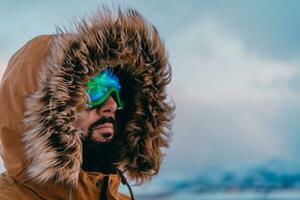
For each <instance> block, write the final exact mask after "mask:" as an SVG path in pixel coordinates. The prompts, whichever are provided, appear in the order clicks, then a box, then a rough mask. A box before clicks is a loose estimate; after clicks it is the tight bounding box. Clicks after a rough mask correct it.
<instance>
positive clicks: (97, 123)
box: [88, 116, 116, 132]
mask: <svg viewBox="0 0 300 200" xmlns="http://www.w3.org/2000/svg"><path fill="white" fill-rule="evenodd" d="M105 123H112V124H113V126H114V127H115V125H116V120H115V119H114V118H113V117H105V116H104V117H101V118H100V119H98V120H97V121H95V122H94V123H92V124H91V125H90V127H89V129H88V131H89V132H91V131H92V130H93V129H95V128H96V127H97V126H100V125H101V124H105Z"/></svg>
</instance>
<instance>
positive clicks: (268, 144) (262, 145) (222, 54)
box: [166, 18, 299, 172]
mask: <svg viewBox="0 0 300 200" xmlns="http://www.w3.org/2000/svg"><path fill="white" fill-rule="evenodd" d="M221 27H222V26H220V25H219V24H218V23H217V22H216V21H213V20H211V19H208V18H206V19H203V20H202V21H199V22H197V23H195V24H192V25H191V26H190V27H188V28H186V29H184V30H182V31H181V32H180V33H178V34H174V37H173V38H172V39H171V40H169V43H168V44H167V46H168V47H169V51H170V60H171V62H172V66H173V80H172V85H171V87H170V88H169V91H170V93H171V94H172V96H173V98H174V100H175V101H176V104H177V110H176V119H175V123H174V136H173V143H172V145H171V149H170V150H169V151H168V156H167V162H166V167H168V166H169V167H170V168H173V169H174V170H177V171H178V170H179V171H180V170H181V171H182V172H186V171H187V170H201V169H207V168H211V167H218V166H220V167H236V166H241V165H242V164H243V163H251V162H256V161H261V160H264V159H269V158H274V157H275V158H276V157H281V156H286V155H287V154H288V148H287V147H286V146H284V144H283V143H282V141H281V138H280V137H278V136H276V134H275V132H274V130H272V126H271V124H272V122H273V121H274V120H276V119H277V118H278V117H279V114H278V113H279V111H280V110H281V109H282V107H283V106H284V105H285V104H286V103H287V102H290V101H297V100H299V96H298V95H297V94H295V92H294V91H293V90H291V89H290V88H289V81H290V79H291V78H292V77H293V76H294V74H295V73H297V67H296V63H293V62H283V61H280V60H270V59H268V58H264V57H261V56H260V55H259V54H254V53H252V52H249V51H247V49H246V48H245V45H244V44H243V42H242V41H240V40H238V39H236V38H237V37H236V36H235V35H234V33H232V32H230V30H226V29H224V28H221Z"/></svg>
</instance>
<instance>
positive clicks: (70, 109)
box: [0, 9, 174, 186]
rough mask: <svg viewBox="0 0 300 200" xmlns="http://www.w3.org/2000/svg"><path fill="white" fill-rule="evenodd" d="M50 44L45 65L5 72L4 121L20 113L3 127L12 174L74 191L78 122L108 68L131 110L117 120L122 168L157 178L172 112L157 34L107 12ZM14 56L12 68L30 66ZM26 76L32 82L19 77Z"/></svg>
mask: <svg viewBox="0 0 300 200" xmlns="http://www.w3.org/2000/svg"><path fill="white" fill-rule="evenodd" d="M47 37H48V39H47V40H45V39H44V42H45V44H43V45H42V46H43V47H41V48H42V49H41V50H40V51H39V52H41V51H42V52H43V55H44V56H43V57H41V58H42V60H39V61H36V62H35V63H32V65H30V63H25V64H26V66H27V69H24V68H22V73H20V74H12V73H11V71H12V70H10V69H9V67H8V69H7V70H6V72H5V75H4V76H3V80H2V84H1V90H0V92H1V93H0V96H1V99H0V100H1V102H2V105H1V112H2V116H1V117H3V115H5V113H6V114H7V115H14V113H13V112H17V113H18V114H17V115H15V117H10V116H8V117H7V118H6V119H4V120H2V119H3V118H2V119H1V120H2V121H5V122H3V123H1V122H0V128H1V132H0V134H1V135H0V136H1V144H2V146H3V152H2V155H3V159H4V161H5V166H6V168H7V169H8V171H9V172H10V171H11V172H12V174H18V175H19V174H25V177H26V178H27V179H32V180H34V181H35V182H47V181H49V180H55V181H56V182H58V183H66V184H70V185H74V186H75V185H77V183H78V179H79V175H80V170H81V163H82V155H81V153H82V144H81V138H82V137H83V136H84V133H83V132H82V131H80V130H78V129H76V128H75V127H74V123H75V121H76V120H77V118H78V113H79V112H81V111H82V110H83V109H84V104H85V103H86V94H85V92H84V90H85V87H86V82H87V81H88V80H89V79H90V78H91V77H93V76H94V75H96V74H97V73H99V72H100V71H101V70H103V69H104V68H106V67H107V66H109V67H110V68H112V69H113V70H114V71H115V72H116V73H117V74H118V75H119V76H120V79H121V84H122V87H124V89H123V91H122V92H123V93H122V95H123V96H124V98H125V107H126V109H124V110H123V111H122V112H121V113H120V116H122V115H124V116H126V117H123V118H122V120H121V122H120V123H122V126H123V130H124V132H123V133H122V134H124V136H125V137H124V140H125V143H124V145H123V147H122V151H121V156H120V159H119V161H118V166H119V168H121V169H122V170H124V171H126V173H127V176H128V177H129V178H131V179H133V180H136V181H138V182H144V181H147V180H149V179H150V178H151V177H152V176H153V175H155V174H157V173H158V171H159V168H160V164H161V161H162V152H161V147H167V146H168V142H169V137H170V131H171V130H170V128H171V121H172V118H173V109H174V108H173V106H172V105H171V104H170V103H168V102H167V94H166V86H167V84H168V83H169V82H170V80H171V68H170V65H169V63H168V61H167V56H166V52H165V48H164V45H163V43H162V41H161V39H160V37H159V35H158V32H157V30H156V29H155V27H154V26H153V25H151V24H149V23H147V22H146V21H145V20H144V19H143V17H142V16H141V15H140V14H139V13H138V12H137V11H135V10H132V9H130V10H126V11H122V10H118V11H117V12H112V11H110V10H108V9H102V10H100V11H99V12H98V13H97V14H96V15H95V16H93V17H91V18H88V19H83V20H80V21H79V22H77V23H76V30H75V31H62V30H59V31H58V33H57V34H56V35H52V36H47ZM32 48H34V45H33V47H32ZM29 49H30V48H29ZM44 49H46V50H44ZM20 51H22V49H21V50H20ZM20 51H19V52H18V53H20ZM18 53H17V54H18ZM17 54H16V55H15V56H14V59H12V60H11V62H10V64H9V66H13V67H10V68H11V69H15V68H17V67H16V66H17V65H20V62H21V63H23V64H24V62H26V59H29V60H30V59H31V58H18V59H23V61H17V60H16V57H17V56H18V55H17ZM29 55H30V54H29ZM31 56H35V55H31ZM23 57H24V56H23ZM24 59H25V60H24ZM37 59H38V58H37ZM28 62H29V61H28ZM25 70H27V71H28V70H29V71H28V72H26V71H25ZM30 70H32V71H30ZM16 71H18V70H14V72H16ZM26 73H27V74H26ZM28 73H29V74H28ZM24 74H25V75H24ZM22 75H24V76H25V77H26V76H27V77H26V78H18V76H22ZM20 81H26V82H28V83H23V82H20ZM22 84H23V85H22ZM28 84H29V85H30V86H28V87H27V85H28ZM12 85H14V86H12ZM18 85H19V86H18ZM7 87H14V89H13V90H11V89H8V90H7ZM24 87H25V88H24ZM20 90H21V91H20ZM3 95H6V98H4V96H3ZM13 98H19V99H18V100H17V102H16V103H21V102H24V103H22V104H21V105H17V106H20V108H19V109H18V110H16V108H13V105H11V102H9V101H12V100H13ZM3 101H4V103H3ZM5 106H7V107H5ZM4 107H5V108H4ZM21 114H22V115H21ZM16 116H17V117H16ZM14 126H16V127H17V128H15V127H14ZM5 129H10V131H13V132H14V134H15V139H16V143H17V144H18V146H16V145H13V147H12V148H17V149H11V147H10V146H9V144H8V139H9V140H10V139H12V138H10V137H9V135H7V134H8V133H6V132H3V130H5ZM12 152H14V153H12ZM23 152H25V154H24V153H23ZM16 153H18V154H20V155H17V156H16V155H15V154H16ZM13 156H15V158H14V157H13ZM11 159H17V160H18V162H17V163H19V164H18V165H16V164H15V163H13V162H12V160H11ZM11 167H12V168H14V169H12V168H11ZM16 171H17V172H16Z"/></svg>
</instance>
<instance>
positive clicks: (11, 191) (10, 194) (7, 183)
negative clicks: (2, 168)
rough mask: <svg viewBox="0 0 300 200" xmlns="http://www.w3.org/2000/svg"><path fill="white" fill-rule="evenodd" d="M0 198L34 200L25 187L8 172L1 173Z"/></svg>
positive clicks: (2, 199) (6, 199)
mask: <svg viewBox="0 0 300 200" xmlns="http://www.w3.org/2000/svg"><path fill="white" fill-rule="evenodd" d="M0 199H1V200H19V199H22V200H32V199H34V197H33V196H31V198H30V196H29V194H27V193H26V192H25V190H24V189H23V188H21V187H20V186H19V184H17V183H16V182H15V181H14V179H12V178H11V177H9V176H8V175H7V174H6V173H2V174H0Z"/></svg>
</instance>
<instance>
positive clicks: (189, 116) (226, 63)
mask: <svg viewBox="0 0 300 200" xmlns="http://www.w3.org/2000/svg"><path fill="white" fill-rule="evenodd" d="M102 3H105V4H106V5H108V6H110V7H117V6H118V5H121V6H123V7H132V8H136V9H138V10H139V11H140V12H141V13H142V14H143V15H144V16H145V17H146V18H147V19H148V20H149V21H150V22H151V23H153V24H154V25H155V26H156V27H157V28H158V30H159V32H160V34H161V37H162V38H163V40H164V42H165V44H166V47H167V49H168V52H169V58H170V62H171V64H172V67H173V80H172V83H171V85H170V87H169V88H168V91H169V94H170V98H172V99H173V100H174V101H175V102H176V105H177V108H176V119H175V122H174V126H173V129H174V135H173V141H172V144H171V147H170V148H169V149H168V150H167V151H166V154H167V156H166V159H165V161H164V163H163V166H162V169H161V173H160V174H159V175H158V176H157V178H155V179H154V180H153V182H152V183H150V184H148V185H146V186H144V187H141V188H139V187H134V190H135V191H136V193H138V194H139V195H140V199H147V198H150V199H151V198H152V197H149V196H147V195H148V194H149V195H154V194H155V195H156V198H157V199H170V198H171V199H175V198H176V199H230V200H231V199H243V198H244V199H251V198H252V199H255V198H257V199H259V198H260V199H262V198H265V199H277V198H278V199H284V198H285V199H297V198H298V199H299V198H300V193H299V192H298V189H297V188H298V187H299V185H300V178H299V177H300V176H299V174H300V167H299V166H300V157H299V156H298V152H299V150H300V135H299V130H300V125H299V123H298V119H299V117H298V116H299V114H300V68H299V63H300V59H299V58H300V57H299V53H300V37H299V35H300V28H299V27H300V20H299V19H300V9H299V8H300V1H297V0H286V1H284V0H281V1H280V0H264V1H261V0H251V1H250V0H249V1H242V0H240V1H237V0H227V1H225V0H223V1H221V0H212V1H208V0H207V1H203V0H202V1H197V0H194V1H192V0H189V1H179V0H178V1H175V0H173V1H168V0H161V1H141V0H130V1H125V0H124V1H121V0H119V1H116V0H115V1H108V0H107V1H95V0H93V1H92V0H86V1H83V0H82V1H80V0H72V1H71V0H69V1H66V0H65V1H58V0H53V1H34V0H27V1H16V0H11V1H5V0H0V27H1V28H0V73H1V74H2V73H3V70H4V69H5V67H6V65H7V62H8V60H9V58H10V57H11V56H12V54H13V53H14V52H15V51H17V50H18V49H19V48H20V47H22V46H23V45H24V44H25V43H26V41H28V40H30V39H31V38H33V37H34V36H37V35H40V34H50V33H55V25H65V26H68V24H69V22H70V21H71V20H72V18H73V17H75V16H84V15H88V14H90V13H91V12H94V11H95V10H96V8H97V7H100V6H101V5H102ZM1 74H0V75H1ZM4 170H5V169H4V166H3V164H2V163H0V171H4ZM249 180H250V181H249ZM295 188H296V189H295ZM273 190H274V192H269V191H273ZM175 191H177V192H175ZM232 191H243V192H239V193H236V192H232ZM257 191H259V195H262V196H259V195H258V194H257ZM276 192H277V193H276ZM187 194H189V196H187ZM205 195H206V196H205ZM207 195H208V196H207ZM235 195H238V196H235ZM272 195H273V196H272ZM274 195H275V196H274ZM276 195H277V196H276Z"/></svg>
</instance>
